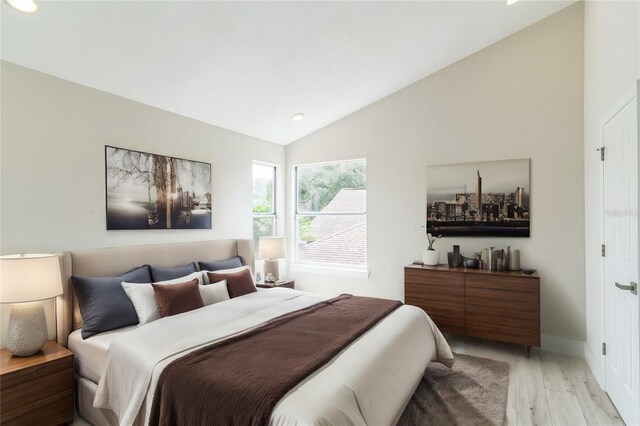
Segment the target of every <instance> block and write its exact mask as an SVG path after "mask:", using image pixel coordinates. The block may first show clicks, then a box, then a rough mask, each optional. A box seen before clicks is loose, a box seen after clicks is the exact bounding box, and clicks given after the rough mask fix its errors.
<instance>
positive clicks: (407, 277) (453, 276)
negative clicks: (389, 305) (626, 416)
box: [404, 269, 464, 285]
mask: <svg viewBox="0 0 640 426" xmlns="http://www.w3.org/2000/svg"><path fill="white" fill-rule="evenodd" d="M404 282H413V283H424V284H438V285H451V284H464V274H461V273H453V272H440V271H431V270H429V269H405V270H404Z"/></svg>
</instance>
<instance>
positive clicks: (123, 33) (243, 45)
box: [0, 0, 573, 144]
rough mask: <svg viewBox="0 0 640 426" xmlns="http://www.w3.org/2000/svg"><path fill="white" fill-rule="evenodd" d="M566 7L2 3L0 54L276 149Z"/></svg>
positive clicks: (535, 3) (484, 3)
mask: <svg viewBox="0 0 640 426" xmlns="http://www.w3.org/2000/svg"><path fill="white" fill-rule="evenodd" d="M571 3H573V1H524V0H522V1H520V2H518V3H516V4H514V5H512V6H507V5H506V4H505V1H425V2H396V1H387V2H361V1H356V2H350V1H338V2H306V1H301V2H235V1H232V2H207V1H46V2H45V1H41V2H40V10H39V12H38V13H36V14H33V15H27V14H22V13H19V12H16V11H14V10H13V9H11V8H9V7H8V6H7V5H6V4H5V3H4V2H3V3H2V9H1V10H0V12H1V17H0V19H1V22H0V23H1V27H2V28H1V36H2V39H1V43H2V44H1V56H2V59H4V60H7V61H9V62H13V63H16V64H19V65H23V66H26V67H29V68H33V69H35V70H38V71H42V72H45V73H48V74H52V75H55V76H58V77H61V78H64V79H67V80H71V81H74V82H77V83H80V84H83V85H86V86H89V87H93V88H96V89H99V90H103V91H106V92H109V93H113V94H116V95H120V96H123V97H126V98H129V99H133V100H135V101H138V102H142V103H145V104H148V105H152V106H155V107H158V108H162V109H165V110H168V111H171V112H175V113H177V114H181V115H184V116H187V117H191V118H194V119H197V120H201V121H204V122H207V123H210V124H213V125H216V126H220V127H224V128H227V129H231V130H235V131H238V132H241V133H245V134H247V135H251V136H256V137H259V138H262V139H265V140H268V141H272V142H277V143H282V144H287V143H289V142H292V141H294V140H297V139H299V138H301V137H303V136H305V135H307V134H309V133H311V132H313V131H315V130H317V129H319V128H321V127H324V126H326V125H328V124H330V123H332V122H334V121H336V120H338V119H340V118H342V117H344V116H346V115H349V114H350V113H352V112H354V111H357V110H358V109H360V108H362V107H364V106H366V105H368V104H371V103H372V102H375V101H376V100H378V99H380V98H383V97H385V96H387V95H389V94H391V93H393V92H395V91H397V90H399V89H401V88H403V87H405V86H407V85H409V84H411V83H413V82H415V81H417V80H419V79H421V78H423V77H425V76H427V75H429V74H431V73H433V72H435V71H437V70H439V69H441V68H443V67H445V66H447V65H449V64H451V63H453V62H455V61H457V60H459V59H461V58H463V57H465V56H468V55H470V54H472V53H474V52H476V51H478V50H480V49H482V48H484V47H486V46H488V45H490V44H492V43H494V42H496V41H498V40H500V39H502V38H504V37H507V36H509V35H510V34H513V33H514V32H516V31H519V30H521V29H522V28H524V27H526V26H528V25H531V24H533V23H535V22H536V21H539V20H540V19H543V18H545V17H547V16H549V15H551V14H553V13H555V12H557V11H559V10H561V9H563V8H565V7H566V6H568V5H570V4H571ZM297 112H303V113H305V114H306V118H305V119H304V120H300V121H293V120H291V115H292V114H294V113H297Z"/></svg>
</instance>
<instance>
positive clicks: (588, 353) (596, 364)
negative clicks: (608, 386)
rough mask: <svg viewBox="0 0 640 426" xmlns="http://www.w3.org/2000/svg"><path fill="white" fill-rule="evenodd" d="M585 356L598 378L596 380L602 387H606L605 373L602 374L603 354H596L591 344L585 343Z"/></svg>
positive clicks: (594, 375)
mask: <svg viewBox="0 0 640 426" xmlns="http://www.w3.org/2000/svg"><path fill="white" fill-rule="evenodd" d="M584 358H585V360H586V361H587V365H588V366H589V368H590V369H591V372H592V373H593V377H595V378H596V381H597V382H598V384H599V385H600V387H601V388H602V389H604V375H603V374H602V373H603V372H602V362H601V361H600V360H601V359H602V356H600V355H596V354H595V353H594V352H593V351H592V350H591V348H590V347H589V345H587V344H586V343H585V345H584Z"/></svg>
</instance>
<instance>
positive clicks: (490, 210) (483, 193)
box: [427, 158, 531, 237]
mask: <svg viewBox="0 0 640 426" xmlns="http://www.w3.org/2000/svg"><path fill="white" fill-rule="evenodd" d="M529 166H530V160H529V159H528V158H524V159H517V160H499V161H483V162H477V163H459V164H445V165H437V166H429V167H428V168H427V233H430V234H432V235H442V236H444V237H454V236H460V237H462V236H467V237H473V236H492V237H529V235H530V230H531V227H530V221H531V211H530V209H529V198H530V184H529V168H530V167H529Z"/></svg>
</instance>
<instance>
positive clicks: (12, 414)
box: [0, 389, 73, 425]
mask: <svg viewBox="0 0 640 426" xmlns="http://www.w3.org/2000/svg"><path fill="white" fill-rule="evenodd" d="M3 405H4V404H3ZM70 419H73V389H67V390H66V391H64V392H60V393H58V394H55V395H51V396H48V397H46V398H43V399H40V400H38V401H35V402H32V403H31V404H27V405H23V406H22V407H20V408H16V409H15V410H12V411H9V412H3V413H2V415H1V417H0V421H1V422H2V424H3V425H47V424H49V425H58V424H60V423H65V422H68V421H69V420H70Z"/></svg>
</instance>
